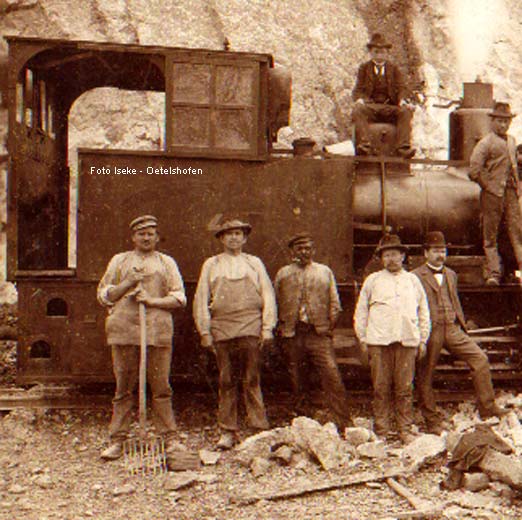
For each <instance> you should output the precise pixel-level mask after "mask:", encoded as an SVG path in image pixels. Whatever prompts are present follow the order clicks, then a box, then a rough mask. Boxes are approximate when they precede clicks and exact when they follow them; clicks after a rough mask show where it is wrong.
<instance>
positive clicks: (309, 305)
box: [274, 233, 351, 430]
mask: <svg viewBox="0 0 522 520" xmlns="http://www.w3.org/2000/svg"><path fill="white" fill-rule="evenodd" d="M288 247H289V248H290V249H291V251H292V253H293V259H292V260H293V261H292V263H291V264H288V265H285V266H284V267H282V268H281V269H279V271H278V273H277V275H276V278H275V282H274V286H275V291H276V296H277V306H278V310H279V326H278V329H279V333H280V335H281V336H282V337H283V349H284V351H285V354H286V357H287V361H288V369H289V373H290V382H291V384H292V390H293V392H294V396H295V398H296V400H299V399H300V398H302V396H303V390H304V387H305V386H306V385H305V384H304V383H305V381H303V369H305V368H306V366H307V365H308V363H309V364H310V365H311V366H313V367H314V368H315V369H316V370H317V371H318V373H319V377H320V380H321V386H322V389H323V391H324V393H325V397H326V400H327V404H328V405H329V407H330V408H331V410H332V411H333V413H334V414H335V416H336V417H335V418H336V421H337V425H338V426H339V428H340V429H341V430H344V427H346V426H348V425H351V419H350V412H349V407H348V397H347V395H346V389H345V387H344V384H343V381H342V378H341V374H340V373H339V368H338V366H337V362H336V360H335V353H334V347H333V330H334V328H335V325H336V323H337V319H338V317H339V313H340V312H341V302H340V300H339V294H338V292H337V285H336V283H335V277H334V274H333V272H332V270H331V269H330V268H329V267H328V266H326V265H324V264H319V263H317V262H314V261H313V254H314V251H315V250H314V243H313V240H312V237H311V236H310V235H309V234H308V233H300V234H298V235H295V236H294V237H292V238H291V239H290V241H289V243H288Z"/></svg>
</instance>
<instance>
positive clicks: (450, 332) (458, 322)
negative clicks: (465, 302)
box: [413, 231, 507, 435]
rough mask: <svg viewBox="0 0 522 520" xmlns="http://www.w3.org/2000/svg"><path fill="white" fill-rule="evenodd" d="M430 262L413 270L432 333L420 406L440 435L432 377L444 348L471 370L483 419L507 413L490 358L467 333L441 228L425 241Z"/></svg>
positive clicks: (421, 378)
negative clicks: (423, 294)
mask: <svg viewBox="0 0 522 520" xmlns="http://www.w3.org/2000/svg"><path fill="white" fill-rule="evenodd" d="M424 256H425V258H426V263H425V264H423V265H422V266H420V267H417V269H415V270H414V271H413V273H414V274H415V275H417V276H418V277H419V280H420V281H421V282H422V285H423V287H424V289H425V291H426V295H427V297H428V304H429V308H430V316H431V335H430V339H429V342H428V352H427V355H426V357H425V358H424V359H423V360H421V361H420V362H419V369H418V373H417V377H416V383H417V388H418V399H419V406H420V409H421V412H422V415H423V416H424V420H425V421H426V427H427V429H428V431H429V432H430V433H434V434H436V435H439V434H440V433H442V431H443V430H444V429H445V428H447V425H446V423H445V422H444V420H443V417H442V414H441V413H440V411H439V410H438V409H437V405H436V402H435V395H434V393H433V387H432V380H433V373H434V371H435V367H436V366H437V363H438V360H439V357H440V351H441V349H442V347H444V348H445V349H446V350H448V351H449V352H450V354H453V355H454V356H456V357H457V358H458V359H460V360H462V361H464V362H465V363H466V364H467V365H468V366H469V368H470V369H471V375H472V378H473V385H474V387H475V393H476V395H477V400H478V406H479V413H480V416H481V417H482V418H483V419H486V418H488V417H492V416H497V417H500V416H502V415H505V414H506V413H507V412H506V410H505V409H503V408H501V407H500V406H498V405H497V404H496V403H495V393H494V391H493V384H492V382H491V371H490V368H489V363H488V357H487V356H486V354H485V353H484V352H483V351H482V350H481V349H480V347H479V346H478V345H477V344H476V343H475V342H474V341H473V340H472V339H471V338H470V337H469V336H468V335H467V334H466V332H465V331H466V323H465V320H464V313H463V311H462V306H461V304H460V300H459V296H458V293H457V275H456V273H455V272H454V271H452V270H451V269H450V268H449V267H446V266H445V265H444V262H445V261H446V256H447V249H446V239H445V238H444V235H443V234H442V232H441V231H430V232H429V233H427V234H426V237H425V240H424Z"/></svg>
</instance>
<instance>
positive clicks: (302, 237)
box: [288, 232, 313, 247]
mask: <svg viewBox="0 0 522 520" xmlns="http://www.w3.org/2000/svg"><path fill="white" fill-rule="evenodd" d="M308 242H313V238H312V236H311V235H310V233H306V232H302V233H297V235H294V236H293V237H292V238H291V239H290V240H289V241H288V247H294V246H296V245H297V244H307V243H308Z"/></svg>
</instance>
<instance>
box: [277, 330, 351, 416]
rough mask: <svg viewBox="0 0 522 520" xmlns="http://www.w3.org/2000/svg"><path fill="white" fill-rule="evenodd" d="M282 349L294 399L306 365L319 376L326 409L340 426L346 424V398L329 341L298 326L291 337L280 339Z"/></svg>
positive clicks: (328, 338)
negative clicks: (281, 340)
mask: <svg viewBox="0 0 522 520" xmlns="http://www.w3.org/2000/svg"><path fill="white" fill-rule="evenodd" d="M283 348H284V351H285V355H286V358H287V363H288V371H289V373H290V381H291V383H292V390H293V392H294V395H296V396H301V395H302V394H303V391H304V388H303V387H304V386H305V385H304V384H303V379H302V376H303V373H304V372H305V371H306V367H307V364H308V363H309V364H310V365H311V367H313V368H314V369H316V370H317V372H318V373H319V377H320V381H321V386H322V389H323V392H324V393H325V395H326V399H327V404H328V406H329V407H330V409H331V410H332V411H333V412H334V413H335V414H336V416H337V418H338V420H339V421H340V422H341V423H343V424H345V423H347V422H348V421H349V420H350V412H349V408H348V396H347V394H346V388H345V387H344V383H343V380H342V378H341V374H340V373H339V367H338V366H337V361H336V360H335V353H334V348H333V341H332V338H331V337H330V336H319V335H318V334H317V333H316V332H315V330H314V328H313V327H312V326H307V325H298V326H297V328H296V334H295V336H294V337H293V338H285V339H284V343H283Z"/></svg>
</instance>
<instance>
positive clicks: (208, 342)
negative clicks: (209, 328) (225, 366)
mask: <svg viewBox="0 0 522 520" xmlns="http://www.w3.org/2000/svg"><path fill="white" fill-rule="evenodd" d="M201 346H202V347H203V348H204V349H207V350H210V351H211V352H214V354H215V353H216V347H215V346H214V340H213V339H212V336H210V335H209V334H206V335H205V336H201Z"/></svg>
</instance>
